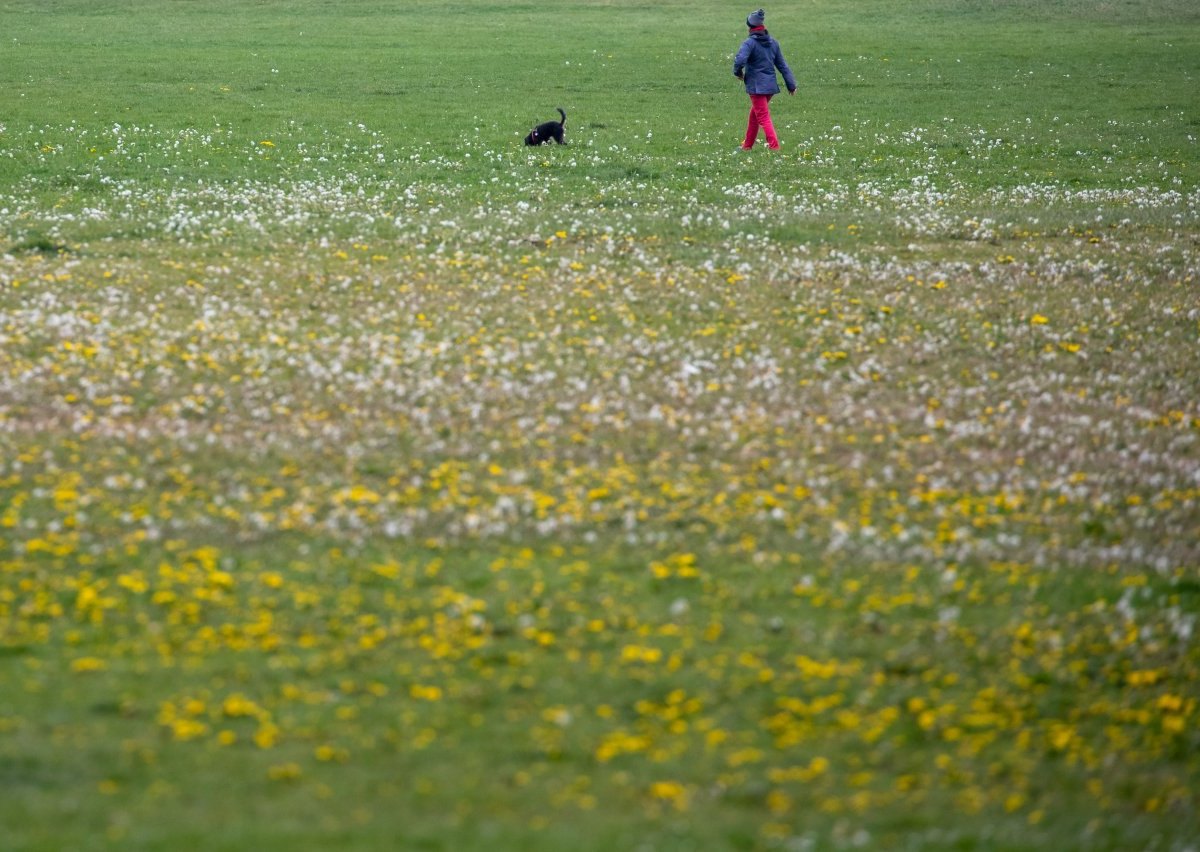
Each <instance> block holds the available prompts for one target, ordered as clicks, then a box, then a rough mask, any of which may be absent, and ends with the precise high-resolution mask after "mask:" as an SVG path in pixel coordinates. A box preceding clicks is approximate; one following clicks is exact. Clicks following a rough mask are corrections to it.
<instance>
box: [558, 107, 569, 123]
mask: <svg viewBox="0 0 1200 852" xmlns="http://www.w3.org/2000/svg"><path fill="white" fill-rule="evenodd" d="M557 109H558V114H559V115H561V116H562V123H563V124H566V123H567V114H566V113H565V112H563V108H562V107H557Z"/></svg>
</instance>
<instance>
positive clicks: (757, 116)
mask: <svg viewBox="0 0 1200 852" xmlns="http://www.w3.org/2000/svg"><path fill="white" fill-rule="evenodd" d="M771 97H772V96H771V95H751V96H750V121H749V122H748V123H747V124H746V141H744V142H743V143H742V147H743V148H753V147H754V143H755V141H756V140H757V139H758V129H759V128H760V127H761V128H762V131H763V135H765V136H766V137H767V147H768V148H770V149H771V150H772V151H774V150H775V149H776V148H778V147H779V137H778V136H776V135H775V125H774V124H772V123H771Z"/></svg>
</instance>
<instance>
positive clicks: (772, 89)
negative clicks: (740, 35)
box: [733, 30, 796, 95]
mask: <svg viewBox="0 0 1200 852" xmlns="http://www.w3.org/2000/svg"><path fill="white" fill-rule="evenodd" d="M776 68H778V69H779V73H780V74H782V75H783V82H784V83H786V84H787V90H788V91H789V92H794V91H796V78H795V77H794V76H792V69H791V68H788V64H787V63H786V62H784V60H783V51H782V50H780V49H779V42H777V41H775V39H773V38H771V34H770V33H768V32H767V31H766V30H756V31H754V32H752V33H750V37H749V38H747V39H746V40H745V41H744V42H742V47H741V49H740V50H738V52H737V56H735V57H734V59H733V76H735V77H737V78H738V79H744V80H745V82H746V94H748V95H777V94H779V81H778V80H777V79H776V78H775V69H776Z"/></svg>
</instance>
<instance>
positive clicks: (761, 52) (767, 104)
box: [733, 9, 796, 151]
mask: <svg viewBox="0 0 1200 852" xmlns="http://www.w3.org/2000/svg"><path fill="white" fill-rule="evenodd" d="M765 19H766V12H764V11H763V10H762V9H759V10H757V11H755V12H751V13H750V15H749V17H747V18H746V26H747V27H749V28H750V35H749V36H748V37H747V38H746V40H745V41H744V42H742V46H741V49H739V50H738V52H737V56H735V57H734V58H733V76H735V77H737V78H738V79H739V80H742V81H743V82H745V84H746V94H748V95H749V96H750V120H749V122H748V123H747V125H746V139H745V141H743V142H742V147H741V150H743V151H749V150H750V149H751V148H753V147H754V143H755V141H757V139H758V131H759V128H762V131H763V135H764V136H766V137H767V147H768V148H770V149H771V150H772V151H776V150H778V149H779V137H778V136H776V135H775V125H774V124H773V123H772V122H771V98H772V97H774V96H775V95H777V94H779V80H778V78H776V76H775V71H776V69H778V71H779V73H780V74H782V75H783V82H784V83H785V84H786V85H787V90H788V94H789V95H794V94H796V78H795V77H794V76H793V75H792V69H791V68H788V64H787V62H785V61H784V59H783V51H782V50H780V48H779V42H777V41H776V40H775V39H774V38H772V37H771V34H770V33H769V32H767V27H766V25H765V24H764V20H765Z"/></svg>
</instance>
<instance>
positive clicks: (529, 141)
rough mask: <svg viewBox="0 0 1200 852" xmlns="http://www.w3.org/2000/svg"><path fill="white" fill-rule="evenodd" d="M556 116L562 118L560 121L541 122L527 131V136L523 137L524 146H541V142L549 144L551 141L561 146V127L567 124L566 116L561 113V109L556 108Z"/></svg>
mask: <svg viewBox="0 0 1200 852" xmlns="http://www.w3.org/2000/svg"><path fill="white" fill-rule="evenodd" d="M558 114H559V115H561V116H562V121H543V122H542V123H541V124H539V125H538V126H537V127H535V128H533V130H530V131H529V135H528V136H526V137H525V144H526V145H541V144H542V143H543V142H549V141H550V140H551V139H553V140H554V141H555V142H557V143H558V144H559V145H562V144H563V127H565V126H566V123H567V114H566V113H565V112H563V109H562V107H558Z"/></svg>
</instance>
